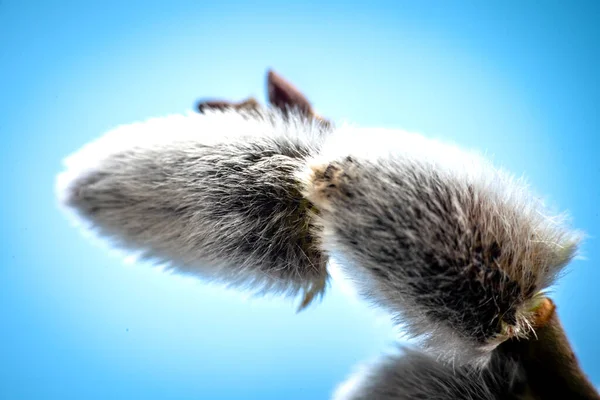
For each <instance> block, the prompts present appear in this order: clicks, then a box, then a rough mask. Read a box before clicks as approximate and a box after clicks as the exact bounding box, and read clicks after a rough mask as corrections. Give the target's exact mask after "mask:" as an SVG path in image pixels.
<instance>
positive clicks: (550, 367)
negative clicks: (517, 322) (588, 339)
mask: <svg viewBox="0 0 600 400" xmlns="http://www.w3.org/2000/svg"><path fill="white" fill-rule="evenodd" d="M536 325H537V326H536V330H535V332H536V337H532V338H530V339H528V340H517V339H512V340H509V341H507V342H505V343H503V344H502V345H500V346H499V347H498V349H497V351H498V352H500V353H503V354H504V355H506V356H508V357H511V358H514V359H516V360H518V361H519V363H520V364H521V366H522V367H523V369H524V371H525V374H526V378H527V383H528V386H529V390H530V396H531V398H532V399H536V400H545V399H569V400H576V399H581V400H583V399H586V400H600V395H599V394H598V392H597V391H596V389H595V388H594V386H593V385H592V384H591V382H590V381H589V380H588V378H587V376H586V375H585V373H584V372H583V370H582V369H581V366H580V365H579V361H578V360H577V357H576V356H575V353H574V352H573V349H572V347H571V345H570V343H569V340H568V338H567V335H566V334H565V331H564V329H563V327H562V324H561V323H560V320H559V318H558V314H557V313H556V306H555V305H554V302H553V301H552V300H550V299H549V298H546V299H544V302H543V303H542V305H541V306H540V307H539V312H538V320H537V324H536Z"/></svg>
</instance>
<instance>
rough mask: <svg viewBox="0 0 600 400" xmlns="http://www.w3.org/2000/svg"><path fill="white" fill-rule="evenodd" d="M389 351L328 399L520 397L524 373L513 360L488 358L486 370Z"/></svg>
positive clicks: (476, 399) (517, 399)
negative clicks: (489, 359) (488, 363)
mask: <svg viewBox="0 0 600 400" xmlns="http://www.w3.org/2000/svg"><path fill="white" fill-rule="evenodd" d="M402 353H403V354H391V355H387V356H385V357H384V358H382V359H380V360H378V361H377V362H373V363H370V364H365V365H363V366H361V368H360V369H358V370H357V371H355V372H354V374H353V375H352V376H351V377H350V378H349V379H348V380H347V381H345V382H344V383H342V384H341V385H339V386H338V387H337V389H336V390H335V392H334V394H333V396H332V400H524V399H528V398H529V397H525V396H527V394H528V391H529V388H528V385H527V377H526V374H525V372H524V370H523V368H522V367H521V366H520V365H519V364H518V362H516V361H515V360H512V359H509V358H506V357H494V358H493V360H492V361H491V362H490V365H489V366H488V368H486V369H484V370H479V369H476V368H473V366H470V365H461V366H454V365H452V364H451V363H449V362H443V361H438V360H436V359H434V358H433V357H431V356H429V355H427V354H424V353H422V352H420V351H417V350H414V349H408V348H407V349H403V351H402Z"/></svg>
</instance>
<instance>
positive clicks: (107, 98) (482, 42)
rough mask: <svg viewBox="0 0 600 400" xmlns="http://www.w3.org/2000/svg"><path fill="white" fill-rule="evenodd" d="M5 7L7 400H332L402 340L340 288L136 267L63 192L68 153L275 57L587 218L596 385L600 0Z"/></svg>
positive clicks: (252, 88)
mask: <svg viewBox="0 0 600 400" xmlns="http://www.w3.org/2000/svg"><path fill="white" fill-rule="evenodd" d="M494 3H495V5H493V6H492V3H491V2H485V3H483V2H457V1H454V2H442V1H438V2H433V1H428V2H425V1H413V2H406V1H399V2H391V1H390V2H384V1H379V2H364V3H357V2H351V1H344V2H341V1H340V2H338V3H337V4H336V3H328V4H323V3H322V2H320V1H303V2H297V3H293V4H292V3H284V2H270V1H259V2H257V1H253V2H239V3H237V4H235V3H233V2H221V1H215V2H205V1H198V0H196V1H187V2H183V1H168V2H167V1H163V2H157V1H114V0H110V1H108V0H107V1H102V2H100V1H80V2H75V1H72V2H67V1H40V2H35V1H24V0H21V1H19V0H2V1H0V135H1V137H2V146H1V148H0V163H1V164H0V165H1V168H2V169H1V170H2V173H1V175H0V176H1V179H2V188H3V191H2V194H3V196H2V203H3V204H2V208H1V211H0V213H1V214H0V217H1V219H0V222H1V223H0V239H1V243H3V251H2V252H0V282H1V283H2V286H1V287H0V321H1V323H0V399H2V400H4V399H7V400H12V399H61V400H68V399H262V400H265V399H282V398H285V399H288V400H294V399H327V398H328V396H329V394H330V393H331V392H332V391H333V389H334V387H335V385H336V384H337V383H338V382H340V381H341V380H342V379H343V378H344V377H345V376H346V375H347V374H348V373H350V372H351V371H352V369H353V365H355V364H356V363H358V362H359V361H360V360H363V359H369V358H371V357H374V356H376V355H377V354H378V353H380V352H381V351H382V350H384V349H385V348H386V346H388V345H389V344H391V343H392V342H391V337H392V335H391V333H390V331H389V327H388V325H387V324H386V323H385V322H381V321H379V320H378V318H377V316H375V315H374V314H373V313H371V312H369V311H368V307H367V306H364V305H363V306H359V305H356V304H355V303H353V302H352V301H349V300H348V298H347V297H345V296H344V295H343V294H342V293H341V291H340V290H339V288H338V287H334V289H333V291H332V292H331V293H330V295H329V296H327V297H326V299H325V300H324V301H323V303H322V304H320V305H319V306H318V307H313V308H311V309H310V310H309V311H307V312H305V313H302V314H300V315H296V314H295V313H294V310H295V304H293V303H291V302H284V301H280V300H277V299H259V300H253V301H247V300H245V299H244V298H243V297H242V296H241V295H238V294H236V293H234V292H227V291H224V290H222V289H220V288H218V287H215V286H208V285H205V284H203V283H201V282H198V281H195V280H190V279H184V278H181V277H176V276H171V275H167V274H164V273H161V272H160V271H158V270H155V269H151V268H148V267H147V266H144V265H136V266H124V265H123V263H122V262H121V261H120V260H119V259H116V258H114V257H111V256H110V255H108V253H107V252H106V251H105V250H104V249H102V248H98V247H96V246H93V245H91V244H90V242H89V241H88V240H87V239H85V238H84V237H82V236H81V235H80V234H79V232H78V231H77V230H75V229H73V228H72V227H71V226H69V224H68V223H67V221H66V220H65V218H64V217H63V215H62V214H60V213H59V212H58V211H57V208H56V207H55V200H54V194H53V185H54V177H55V175H56V174H57V172H58V171H59V170H60V168H61V164H60V163H61V160H62V158H63V157H64V156H66V155H68V154H69V153H71V152H72V151H74V150H76V149H78V148H79V147H80V146H81V145H83V144H85V143H86V142H88V141H89V140H91V139H93V138H95V137H97V136H98V135H100V134H101V133H103V132H104V131H106V130H107V129H110V128H112V127H114V126H115V125H117V124H123V123H129V122H134V121H137V120H140V119H145V118H148V117H152V116H160V115H164V114H168V113H179V112H184V111H185V110H187V109H190V108H191V107H192V105H193V103H194V101H195V100H196V99H197V98H198V97H207V96H208V97H210V96H220V97H226V98H231V99H242V98H244V97H246V96H248V95H256V96H259V98H261V99H264V73H265V69H266V68H267V67H269V66H272V67H274V68H276V69H277V70H278V71H279V72H281V73H282V74H283V75H284V76H285V77H287V78H289V79H290V80H291V81H292V82H294V83H295V84H296V85H297V86H298V87H299V88H301V89H302V90H303V91H304V92H306V93H308V94H309V96H310V98H311V100H312V101H313V103H314V105H315V106H316V108H317V109H318V110H319V111H321V112H322V113H324V114H326V115H327V116H328V117H331V118H333V119H336V120H341V119H344V118H346V119H349V120H351V121H353V122H356V123H358V124H360V125H383V126H389V127H401V128H406V129H409V130H415V131H420V132H422V133H425V134H428V135H432V136H438V137H442V138H446V139H448V140H453V141H455V142H457V143H459V144H461V145H465V146H470V147H475V148H478V149H480V150H483V151H487V152H488V153H489V154H493V155H494V158H495V160H496V161H497V162H498V163H500V164H502V165H504V166H506V167H507V168H509V169H510V170H512V171H514V172H516V173H519V174H520V173H524V174H525V175H526V176H527V177H529V179H530V181H531V183H532V186H533V187H534V189H535V190H536V191H537V192H539V193H540V194H543V195H544V196H547V198H548V199H549V200H550V202H551V204H553V205H555V206H556V207H557V208H558V209H567V210H569V211H570V212H571V215H572V216H573V222H574V225H575V226H577V227H578V228H581V229H582V230H584V231H586V232H587V233H588V234H589V239H588V241H587V242H586V244H585V246H584V248H583V254H584V255H585V257H586V258H587V260H585V261H579V260H578V261H575V262H574V263H573V264H572V266H571V268H570V273H569V274H568V275H567V276H566V277H565V278H564V279H563V280H562V282H561V285H560V286H559V288H558V289H557V291H556V292H555V298H556V299H557V301H558V306H559V313H560V315H561V317H562V320H563V322H564V324H565V326H566V329H567V332H568V333H569V335H570V337H571V339H572V341H573V343H574V346H575V349H576V351H577V353H578V355H579V357H580V359H581V361H582V364H583V367H584V369H585V370H586V371H587V373H588V374H589V375H590V377H591V378H592V379H593V381H594V382H595V383H597V384H600V347H599V345H598V344H597V343H598V340H597V330H598V328H600V313H598V312H597V310H598V308H599V307H600V296H599V295H598V294H599V291H598V288H597V287H598V284H597V282H599V280H600V270H599V269H598V261H599V260H600V250H599V248H600V246H599V245H598V237H599V235H600V217H599V211H598V205H599V201H600V189H599V183H600V182H599V179H598V174H599V172H600V161H599V159H600V139H599V137H600V46H599V45H598V43H599V39H600V27H599V26H600V25H598V23H597V20H598V15H599V12H600V8H599V7H598V5H599V4H600V3H597V2H589V3H584V2H581V1H575V2H556V1H547V2H543V3H539V2H523V1H512V2H509V1H504V2H494Z"/></svg>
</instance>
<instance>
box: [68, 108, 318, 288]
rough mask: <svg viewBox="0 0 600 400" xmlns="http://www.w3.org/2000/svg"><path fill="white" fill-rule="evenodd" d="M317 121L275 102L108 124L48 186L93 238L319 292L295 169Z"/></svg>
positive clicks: (207, 272)
mask: <svg viewBox="0 0 600 400" xmlns="http://www.w3.org/2000/svg"><path fill="white" fill-rule="evenodd" d="M319 129H320V128H319V127H318V126H317V125H312V124H310V123H309V122H307V121H305V120H302V119H301V117H298V118H285V119H284V118H283V117H282V116H281V114H280V113H278V112H277V111H269V112H266V111H265V112H263V113H261V114H259V115H258V117H257V116H256V115H255V114H253V118H248V114H245V113H243V112H242V113H240V112H231V111H229V112H224V113H223V112H218V111H216V112H213V113H210V112H209V113H207V114H205V115H196V114H190V115H186V116H170V117H165V118H155V119H152V120H149V121H146V122H143V123H136V124H131V125H127V126H123V127H119V128H117V129H115V130H113V131H111V132H109V133H107V134H106V135H104V136H103V137H101V138H100V139H98V140H97V141H95V142H93V143H91V144H89V145H87V146H86V147H84V148H83V149H82V150H80V151H79V152H78V153H76V154H74V155H73V156H71V157H70V158H68V159H67V160H66V162H65V164H66V167H67V169H66V171H65V172H63V173H62V174H61V175H60V176H59V178H58V180H57V189H58V192H59V193H58V196H59V198H60V200H61V202H62V204H63V205H64V206H65V207H66V208H67V209H70V210H74V211H75V213H76V215H77V216H78V217H79V218H80V219H81V220H83V222H84V225H86V226H87V227H88V228H90V229H91V230H93V231H94V232H96V233H97V235H99V236H100V237H103V238H107V239H109V240H110V242H111V244H114V245H115V246H117V247H119V248H123V249H126V250H131V251H135V252H141V256H142V257H143V258H146V259H150V260H152V261H154V262H157V263H165V264H167V266H168V267H170V268H172V269H173V270H175V271H176V272H179V273H189V274H194V275H198V276H200V277H202V278H205V279H214V280H218V281H222V282H225V283H227V284H231V285H236V286H238V287H240V286H241V287H247V288H250V289H252V290H253V291H254V292H258V293H262V292H264V291H271V292H279V293H285V294H290V295H295V294H296V293H297V292H298V291H301V290H304V291H306V292H311V291H316V292H322V290H323V289H324V286H325V282H326V280H327V272H326V269H325V264H326V261H327V258H326V256H325V255H324V254H322V253H321V251H320V250H319V247H318V244H317V242H316V240H317V237H315V236H314V234H315V233H316V232H313V231H314V226H313V224H312V222H311V220H310V218H309V215H308V207H309V203H308V202H307V201H306V200H304V199H303V198H302V196H301V195H300V193H299V184H298V182H297V181H296V180H295V179H294V175H295V173H296V172H297V170H298V169H300V168H301V167H302V166H303V165H304V163H305V158H306V157H307V156H308V155H309V154H311V153H314V152H315V149H314V148H315V146H318V145H319V143H320V137H321V132H320V131H319ZM316 294H318V293H312V295H316Z"/></svg>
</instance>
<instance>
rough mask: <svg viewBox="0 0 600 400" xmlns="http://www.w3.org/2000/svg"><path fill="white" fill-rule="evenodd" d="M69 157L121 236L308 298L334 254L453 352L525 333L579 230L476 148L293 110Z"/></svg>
mask: <svg viewBox="0 0 600 400" xmlns="http://www.w3.org/2000/svg"><path fill="white" fill-rule="evenodd" d="M66 167H67V169H66V171H65V172H64V173H63V174H61V175H60V177H59V179H58V186H59V193H60V197H61V201H62V204H64V205H65V206H66V207H67V208H69V209H72V210H74V211H75V212H76V214H77V215H78V216H79V217H80V218H81V219H82V220H83V221H85V222H87V224H88V226H89V227H90V228H92V229H93V230H95V231H96V232H98V234H99V235H100V236H103V237H107V238H109V239H111V240H112V242H113V243H114V244H115V245H116V246H119V247H121V248H125V249H130V250H134V251H138V252H141V253H142V255H143V256H144V257H146V258H149V259H153V260H157V261H158V262H161V263H167V264H168V265H169V266H171V267H172V268H173V269H174V270H176V271H178V272H183V273H191V274H195V275H198V276H200V277H202V278H205V279H213V280H219V281H222V282H225V283H228V284H233V285H238V286H242V287H251V288H254V289H257V290H258V291H259V292H264V291H274V292H283V293H288V294H296V293H299V292H305V299H306V301H305V303H307V302H310V300H311V299H312V298H313V297H314V296H316V295H317V294H319V293H322V292H323V290H324V288H325V282H326V280H327V276H328V275H327V270H326V262H327V259H328V257H329V256H335V257H339V258H340V260H341V261H342V262H341V265H342V266H343V270H344V272H345V274H347V275H348V276H349V277H350V278H351V279H352V280H353V281H354V282H355V284H356V285H357V288H358V290H359V292H360V293H361V294H362V295H363V296H365V297H366V298H368V299H369V300H371V301H372V302H374V303H375V304H377V305H379V306H381V307H383V308H385V309H386V310H388V311H390V312H392V313H393V314H394V315H395V316H396V317H397V318H398V320H399V321H400V322H402V323H404V324H405V326H406V328H407V330H408V332H409V333H410V334H412V335H414V336H415V337H419V338H422V339H423V345H424V346H425V347H426V348H427V349H429V350H431V351H433V352H434V353H435V355H436V356H441V358H442V359H446V360H452V361H453V362H457V363H470V364H479V365H484V364H486V363H487V362H488V360H489V358H490V354H491V350H492V349H494V348H495V347H496V346H497V345H498V344H499V343H501V342H502V341H504V340H506V339H507V338H511V337H527V336H528V335H529V334H530V333H531V318H532V315H533V309H534V308H535V306H536V304H537V301H538V299H539V296H538V293H540V291H542V290H544V289H545V288H547V287H548V286H549V285H551V284H552V283H553V280H554V279H555V277H556V275H557V274H558V273H559V271H560V270H561V269H562V268H563V267H564V266H565V265H566V264H567V263H568V262H569V260H570V259H571V258H572V256H573V254H574V252H575V249H576V245H577V242H578V240H579V238H578V235H577V234H576V233H573V232H571V231H570V230H568V229H567V228H565V226H564V225H563V224H562V223H561V221H560V220H559V218H556V217H554V216H552V215H549V214H548V213H547V212H546V210H545V208H544V206H543V204H541V202H540V201H538V200H537V199H536V198H535V197H533V195H531V194H530V193H529V192H528V190H527V188H526V187H525V186H524V184H522V183H521V182H520V181H517V180H514V179H513V178H512V177H511V176H510V175H508V174H506V173H505V172H503V171H501V170H499V169H497V168H495V167H493V166H492V165H491V164H489V163H488V162H487V161H485V160H484V159H483V158H481V157H479V156H478V155H476V154H473V153H470V152H466V151H463V150H461V149H458V148H456V147H454V146H452V145H448V144H444V143H440V142H438V141H435V140H432V139H427V138H424V137H422V136H420V135H417V134H412V133H407V132H403V131H398V130H387V129H367V128H356V127H352V126H340V127H335V128H331V127H329V128H328V129H324V127H323V126H322V125H320V124H318V123H316V122H315V121H314V120H311V119H308V118H305V117H304V116H303V115H302V114H301V113H299V112H294V111H293V110H292V111H290V112H287V113H282V112H281V111H279V110H261V111H259V112H252V113H247V112H245V111H240V110H235V109H226V110H224V111H223V112H207V114H205V115H197V114H193V115H186V116H171V117H166V118H158V119H153V120H149V121H147V122H144V123H138V124H132V125H128V126H124V127H121V128H118V129H116V130H114V131H112V132H110V133H108V134H107V135H105V136H104V137H102V138H100V139H99V140H98V141H96V142H93V143H91V144H89V145H88V146H86V147H85V148H83V149H82V150H81V151H80V152H78V153H76V154H75V155H74V156H72V157H71V158H69V159H68V160H67V162H66ZM304 305H305V304H304Z"/></svg>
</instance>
